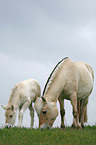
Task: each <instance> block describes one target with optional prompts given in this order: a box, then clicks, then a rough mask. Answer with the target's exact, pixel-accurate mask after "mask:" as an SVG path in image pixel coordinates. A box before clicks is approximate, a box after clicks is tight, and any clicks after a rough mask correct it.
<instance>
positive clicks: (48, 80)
mask: <svg viewBox="0 0 96 145" xmlns="http://www.w3.org/2000/svg"><path fill="white" fill-rule="evenodd" d="M66 58H68V57H65V58H63V59H62V60H61V61H59V62H58V63H57V64H56V66H55V67H54V69H53V71H52V72H51V74H50V75H49V77H48V79H47V82H46V84H45V87H44V90H43V94H42V97H43V96H44V94H45V91H46V88H47V85H48V84H49V82H50V79H51V77H52V75H53V73H54V72H55V70H56V69H57V67H58V66H59V64H61V63H62V62H63V61H64V60H65V59H66ZM47 91H48V89H47Z"/></svg>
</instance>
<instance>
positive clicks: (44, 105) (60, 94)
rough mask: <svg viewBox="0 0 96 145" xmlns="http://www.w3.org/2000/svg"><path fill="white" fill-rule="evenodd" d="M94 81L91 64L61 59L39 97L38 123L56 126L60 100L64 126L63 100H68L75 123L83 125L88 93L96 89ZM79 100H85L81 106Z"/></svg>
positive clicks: (37, 102) (63, 126) (62, 125)
mask: <svg viewBox="0 0 96 145" xmlns="http://www.w3.org/2000/svg"><path fill="white" fill-rule="evenodd" d="M93 83H94V74H93V70H92V68H91V66H90V65H89V64H87V63H84V62H73V61H72V60H70V59H69V58H64V59H62V60H61V61H60V62H59V63H58V64H57V65H56V66H55V68H54V69H53V71H52V73H51V74H50V76H49V78H48V80H47V82H46V84H45V87H44V91H43V95H42V97H41V98H38V99H37V100H36V102H35V109H36V111H37V113H38V114H39V126H40V127H41V128H47V127H51V126H52V125H53V123H54V121H55V119H56V117H57V115H58V109H57V106H56V102H57V100H58V101H59V103H60V114H61V127H62V128H65V124H64V115H65V110H64V99H67V100H70V101H71V104H72V106H73V117H74V124H75V126H76V127H77V128H81V126H82V127H84V122H85V120H84V114H85V112H86V108H87V104H88V98H89V95H90V93H91V92H92V89H93ZM80 100H82V103H81V104H80V108H79V105H78V104H79V101H80ZM79 110H80V112H79ZM79 113H80V114H79ZM79 117H80V118H79ZM79 120H80V123H81V125H80V123H79Z"/></svg>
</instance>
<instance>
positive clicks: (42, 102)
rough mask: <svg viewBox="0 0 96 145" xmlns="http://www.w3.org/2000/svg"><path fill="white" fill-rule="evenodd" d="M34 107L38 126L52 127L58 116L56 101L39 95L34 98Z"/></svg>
mask: <svg viewBox="0 0 96 145" xmlns="http://www.w3.org/2000/svg"><path fill="white" fill-rule="evenodd" d="M34 107H35V110H36V112H37V114H38V116H39V127H40V128H50V127H52V125H53V123H54V121H55V119H56V117H57V116H58V109H57V106H56V102H49V101H48V100H47V99H45V98H44V97H41V98H38V99H37V100H36V102H35V105H34Z"/></svg>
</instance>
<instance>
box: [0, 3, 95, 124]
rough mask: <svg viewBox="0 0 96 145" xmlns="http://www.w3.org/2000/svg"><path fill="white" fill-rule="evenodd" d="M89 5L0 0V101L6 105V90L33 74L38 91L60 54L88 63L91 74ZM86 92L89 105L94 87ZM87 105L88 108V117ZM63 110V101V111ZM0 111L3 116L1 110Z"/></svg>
mask: <svg viewBox="0 0 96 145" xmlns="http://www.w3.org/2000/svg"><path fill="white" fill-rule="evenodd" d="M95 6H96V2H95V1H94V0H91V1H90V0H85V1H83V0H81V1H76V0H73V1H71V0H67V1H64V0H55V1H53V0H48V1H45V0H40V1H39V0H35V1H32V0H28V1H26V0H17V1H13V0H4V1H0V20H1V21H0V82H1V83H0V84H1V85H0V86H1V91H0V96H2V97H3V99H2V97H1V98H0V102H1V103H2V104H7V101H8V98H9V95H10V92H11V88H12V87H14V85H15V84H16V83H17V82H18V81H21V80H24V79H27V78H31V77H32V78H36V79H37V80H38V81H39V82H40V85H41V88H42V90H43V87H44V84H45V82H46V80H47V78H48V76H49V74H50V73H51V71H52V69H53V68H54V66H55V65H56V64H57V63H58V62H59V61H60V60H61V59H62V58H64V57H66V56H68V57H69V58H71V59H72V60H73V61H85V62H87V63H89V64H90V65H91V66H92V67H93V70H94V73H95V71H96V68H95V62H96V56H95V55H96V15H95V14H96V8H95ZM94 88H95V85H94ZM91 96H92V97H90V105H89V108H90V106H91V107H92V105H91V104H92V101H93V100H94V101H95V89H94V91H93V93H92V95H91ZM95 102H96V101H95ZM94 106H95V105H94ZM93 108H94V107H93ZM93 108H91V111H90V109H89V113H88V114H89V115H90V112H94V109H93ZM67 109H68V105H67V108H66V112H67ZM0 114H2V115H3V117H4V112H2V111H0ZM91 114H92V113H91ZM68 115H70V113H68ZM0 118H1V117H0ZM67 118H68V116H67ZM91 118H92V116H91ZM3 120H4V118H3V119H2V121H1V122H2V123H3ZM92 120H93V119H92ZM92 120H91V121H92ZM94 120H96V119H94ZM57 122H60V116H59V121H58V119H57ZM93 122H94V121H93ZM68 124H70V123H69V122H68ZM56 125H57V123H56Z"/></svg>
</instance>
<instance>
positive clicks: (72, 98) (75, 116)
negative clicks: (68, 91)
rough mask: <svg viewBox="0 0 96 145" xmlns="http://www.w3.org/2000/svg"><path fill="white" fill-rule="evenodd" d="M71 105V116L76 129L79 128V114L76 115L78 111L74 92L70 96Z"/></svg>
mask: <svg viewBox="0 0 96 145" xmlns="http://www.w3.org/2000/svg"><path fill="white" fill-rule="evenodd" d="M71 104H72V106H73V116H74V119H75V120H76V124H77V128H81V126H80V124H79V113H78V109H77V95H76V92H74V93H73V94H72V95H71Z"/></svg>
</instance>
